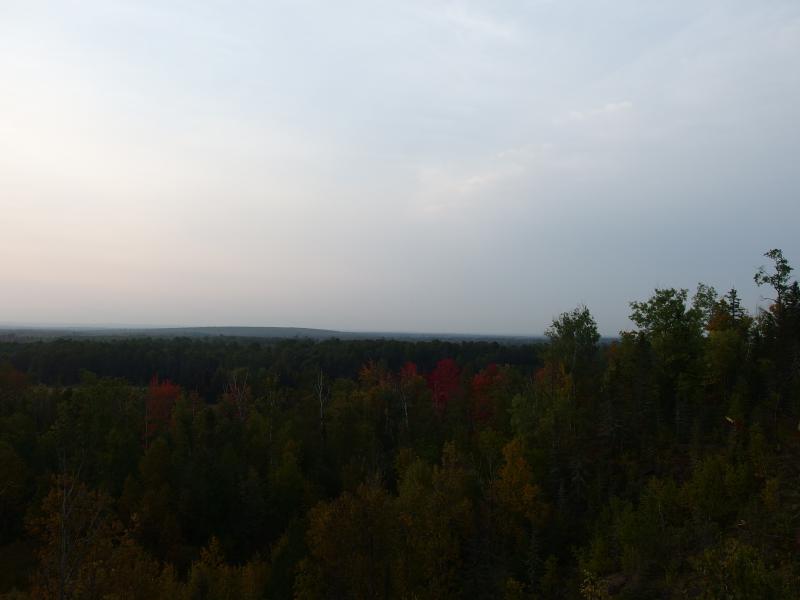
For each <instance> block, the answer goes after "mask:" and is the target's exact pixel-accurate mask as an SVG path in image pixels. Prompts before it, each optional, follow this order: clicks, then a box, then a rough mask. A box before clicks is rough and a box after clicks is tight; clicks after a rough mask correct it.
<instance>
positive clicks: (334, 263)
mask: <svg viewBox="0 0 800 600" xmlns="http://www.w3.org/2000/svg"><path fill="white" fill-rule="evenodd" d="M772 247H780V248H783V250H784V253H785V254H786V256H787V257H788V258H789V260H790V261H791V262H792V263H793V264H795V265H800V2H798V1H797V0H785V1H781V0H775V1H771V0H759V1H757V2H753V1H752V0H746V1H738V0H723V1H719V2H706V1H702V0H687V1H670V2H660V1H655V0H652V1H650V0H587V1H574V2H573V1H569V0H559V1H546V0H539V1H535V0H529V1H510V0H509V1H494V2H461V1H454V2H439V1H436V0H419V1H417V0H402V1H397V2H389V1H380V0H365V1H361V2H355V1H353V2H351V1H347V0H342V1H338V2H331V1H330V0H324V1H322V0H320V1H313V0H305V1H303V0H292V1H278V0H273V1H263V2H255V1H252V2H245V1H240V2H222V1H221V0H220V1H219V2H210V1H201V0H191V1H189V0H187V1H185V2H169V1H165V0H131V1H129V2H123V1H114V0H94V1H91V0H87V1H66V0H63V1H55V0H54V1H52V2H38V1H36V0H0V257H1V260H0V322H4V323H38V324H56V323H60V324H66V323H68V324H97V323H103V324H143V325H144V324H147V325H276V326H307V327H325V328H334V329H346V330H384V331H385V330H398V331H435V332H475V333H515V334H539V333H541V332H542V331H543V330H544V328H545V327H546V326H547V325H548V323H549V322H550V321H551V320H552V318H553V317H554V316H556V315H557V314H558V313H560V312H562V311H564V310H568V309H570V308H572V307H574V306H575V305H577V304H579V303H584V304H586V305H587V306H588V307H589V308H590V310H591V311H592V313H593V314H594V315H595V318H596V319H597V321H598V324H599V326H600V329H601V331H602V332H603V333H606V334H614V333H616V332H617V331H619V330H620V329H624V328H628V327H630V324H629V322H628V320H627V315H628V313H629V310H628V302H629V301H630V300H637V299H644V298H646V297H648V296H649V294H650V293H651V292H652V290H653V288H654V287H656V286H660V287H668V286H674V287H689V288H693V287H694V286H695V285H696V283H697V282H698V281H705V282H707V283H709V284H711V285H714V286H716V287H717V288H718V289H720V290H726V289H728V288H730V287H731V286H736V287H738V288H740V290H741V291H742V292H743V296H744V298H745V300H746V303H747V306H748V308H751V309H753V308H755V306H756V305H757V304H758V301H759V298H760V295H761V294H762V293H766V292H764V291H763V290H757V289H756V288H755V287H754V285H753V283H752V275H753V272H754V271H755V269H756V268H757V267H758V266H759V265H761V264H764V263H765V262H767V261H766V259H764V258H763V257H762V256H761V255H762V253H763V252H765V251H766V250H768V249H769V248H772Z"/></svg>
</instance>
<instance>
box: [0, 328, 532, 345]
mask: <svg viewBox="0 0 800 600" xmlns="http://www.w3.org/2000/svg"><path fill="white" fill-rule="evenodd" d="M141 337H159V338H176V337H191V338H209V337H228V338H235V339H242V338H248V339H262V340H283V339H314V340H327V339H333V338H339V339H343V340H368V339H391V340H411V341H414V340H419V341H424V340H437V339H438V340H449V341H490V342H491V341H496V342H498V343H504V344H521V343H527V342H531V341H539V340H541V339H542V338H541V336H513V335H483V334H460V333H424V332H423V333H406V332H392V331H336V330H333V329H313V328H309V327H238V326H232V327H148V328H138V327H0V340H4V341H13V340H46V339H53V338H72V339H77V338H141Z"/></svg>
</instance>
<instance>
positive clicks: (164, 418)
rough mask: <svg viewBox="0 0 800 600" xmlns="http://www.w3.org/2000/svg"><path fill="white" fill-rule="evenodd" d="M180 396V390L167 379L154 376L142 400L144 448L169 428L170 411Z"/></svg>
mask: <svg viewBox="0 0 800 600" xmlns="http://www.w3.org/2000/svg"><path fill="white" fill-rule="evenodd" d="M180 395H181V388H180V386H178V385H175V384H174V383H172V382H171V381H170V380H169V379H165V380H164V381H159V380H158V375H154V376H153V378H152V379H151V380H150V386H149V387H148V389H147V396H146V397H145V400H144V447H145V448H149V447H150V441H151V440H152V439H153V438H154V437H156V436H157V435H158V434H159V433H161V432H163V431H166V430H167V429H168V428H169V424H170V421H171V419H172V409H173V408H174V407H175V403H176V402H177V401H178V398H179V397H180Z"/></svg>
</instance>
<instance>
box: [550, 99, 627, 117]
mask: <svg viewBox="0 0 800 600" xmlns="http://www.w3.org/2000/svg"><path fill="white" fill-rule="evenodd" d="M632 109H633V102H631V101H630V100H623V101H621V102H609V103H607V104H604V105H603V106H601V107H599V108H592V109H589V110H572V111H570V112H569V113H568V115H567V117H566V119H561V121H564V120H567V121H588V120H589V119H595V118H598V117H606V116H609V115H615V114H618V113H623V112H627V111H629V110H632Z"/></svg>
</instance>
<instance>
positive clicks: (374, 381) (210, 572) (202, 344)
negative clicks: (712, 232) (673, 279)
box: [0, 249, 800, 599]
mask: <svg viewBox="0 0 800 600" xmlns="http://www.w3.org/2000/svg"><path fill="white" fill-rule="evenodd" d="M765 258H766V259H767V260H768V261H770V263H771V264H769V265H768V266H765V267H762V268H761V269H759V270H758V271H757V272H756V273H755V275H754V284H755V285H757V286H759V287H761V288H762V289H763V290H764V294H765V295H766V296H768V298H767V300H766V302H767V305H766V307H765V308H764V309H762V310H759V311H758V312H757V313H755V314H750V313H748V311H746V310H745V309H744V308H743V307H742V304H741V300H740V296H739V292H738V291H737V290H735V289H731V290H729V291H727V292H725V293H722V294H720V293H718V292H717V291H716V290H715V289H714V288H713V287H711V286H708V285H705V284H699V285H698V286H697V288H696V290H695V291H694V292H690V291H689V290H687V289H674V288H664V289H656V290H654V292H653V294H652V295H651V296H650V297H649V298H645V299H641V300H635V301H633V302H631V303H630V319H631V322H632V324H633V328H632V329H631V330H629V331H623V332H620V335H619V337H618V338H617V339H615V340H613V341H610V342H603V341H601V338H600V336H599V334H598V331H597V325H596V323H595V320H594V318H593V317H592V314H591V312H590V310H589V308H587V307H585V306H578V307H577V308H575V309H573V310H568V311H567V312H564V313H563V314H561V315H560V316H558V317H557V318H556V319H554V320H553V323H552V324H551V326H550V327H549V328H548V329H547V331H546V340H545V341H543V342H542V343H535V344H516V345H503V344H499V343H492V342H481V341H474V342H460V343H459V342H452V341H450V342H441V341H417V342H415V341H409V340H406V341H392V340H372V341H364V340H361V341H358V340H325V341H313V340H284V341H259V340H228V339H225V338H222V339H210V340H198V339H185V338H183V339H181V338H178V339H155V338H153V339H115V340H103V339H81V340H69V339H55V340H47V341H37V342H31V341H28V342H25V341H18V342H11V341H8V342H3V343H0V594H3V597H6V598H60V599H66V598H97V599H101V598H103V599H105V598H120V599H121V598H132V599H133V598H137V599H138V598H141V599H150V598H170V599H171V598H187V599H189V598H192V599H195V598H198V599H222V598H298V599H302V598H364V599H366V598H460V597H465V598H509V599H511V598H513V599H521V598H574V599H581V598H583V599H601V598H703V599H710V598H715V599H716V598H720V599H722V598H726V599H727V598H749V599H768V598H794V597H797V590H798V589H800V288H799V287H798V283H797V281H796V280H793V279H792V267H791V266H790V264H789V262H788V260H787V259H786V258H785V257H784V256H783V253H782V252H781V251H780V250H777V249H774V250H771V251H769V252H767V253H766V255H765Z"/></svg>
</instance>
